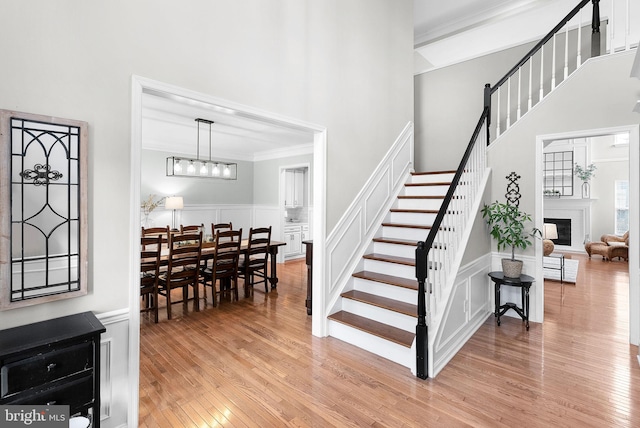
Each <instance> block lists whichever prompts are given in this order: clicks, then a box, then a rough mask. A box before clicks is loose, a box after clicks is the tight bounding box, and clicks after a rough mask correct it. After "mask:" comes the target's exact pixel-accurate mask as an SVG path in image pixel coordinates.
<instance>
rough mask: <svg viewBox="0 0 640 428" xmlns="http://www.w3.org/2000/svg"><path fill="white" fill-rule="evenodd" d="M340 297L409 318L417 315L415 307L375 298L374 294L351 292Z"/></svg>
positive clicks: (383, 298)
mask: <svg viewBox="0 0 640 428" xmlns="http://www.w3.org/2000/svg"><path fill="white" fill-rule="evenodd" d="M341 296H342V297H344V298H345V299H351V300H356V301H358V302H362V303H366V304H369V305H372V306H376V307H378V308H383V309H388V310H390V311H393V312H398V313H400V314H404V315H408V316H410V317H416V316H417V313H418V309H417V305H414V304H411V303H406V302H401V301H399V300H393V299H389V298H387V297H381V296H377V295H375V294H370V293H365V292H364V291H359V290H351V291H347V292H344V293H342V294H341Z"/></svg>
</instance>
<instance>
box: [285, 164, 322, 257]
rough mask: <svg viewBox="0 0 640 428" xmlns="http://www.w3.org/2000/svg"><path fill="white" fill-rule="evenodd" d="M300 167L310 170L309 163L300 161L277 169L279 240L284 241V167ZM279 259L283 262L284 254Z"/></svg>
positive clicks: (307, 189)
mask: <svg viewBox="0 0 640 428" xmlns="http://www.w3.org/2000/svg"><path fill="white" fill-rule="evenodd" d="M301 168H306V169H307V172H309V171H311V164H309V163H308V162H302V163H294V164H290V165H281V166H280V169H279V171H278V180H279V181H278V207H279V208H280V238H279V240H280V241H284V226H285V225H286V221H285V220H284V212H285V211H286V208H285V207H284V199H285V182H284V176H283V172H284V171H285V170H286V169H301ZM314 182H315V181H314ZM305 192H306V194H307V195H308V194H309V185H307V188H306V189H305ZM309 202H311V201H309ZM314 213H315V207H314ZM311 231H312V232H313V229H311ZM281 260H282V261H283V262H284V254H283V255H282V259H281Z"/></svg>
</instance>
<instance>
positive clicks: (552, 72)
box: [551, 34, 556, 91]
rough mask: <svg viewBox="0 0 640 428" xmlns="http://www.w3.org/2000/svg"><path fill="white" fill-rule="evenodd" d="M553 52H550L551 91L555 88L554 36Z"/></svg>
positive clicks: (554, 40)
mask: <svg viewBox="0 0 640 428" xmlns="http://www.w3.org/2000/svg"><path fill="white" fill-rule="evenodd" d="M552 43H553V50H552V51H551V90H552V91H553V90H554V89H555V88H556V35H555V34H554V35H553V41H552Z"/></svg>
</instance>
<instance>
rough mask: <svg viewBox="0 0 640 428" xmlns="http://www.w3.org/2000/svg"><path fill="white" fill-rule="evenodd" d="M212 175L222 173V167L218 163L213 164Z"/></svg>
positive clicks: (215, 175) (216, 175)
mask: <svg viewBox="0 0 640 428" xmlns="http://www.w3.org/2000/svg"><path fill="white" fill-rule="evenodd" d="M211 175H213V176H214V177H218V176H219V175H220V167H219V166H218V164H215V165H214V166H213V169H212V170H211Z"/></svg>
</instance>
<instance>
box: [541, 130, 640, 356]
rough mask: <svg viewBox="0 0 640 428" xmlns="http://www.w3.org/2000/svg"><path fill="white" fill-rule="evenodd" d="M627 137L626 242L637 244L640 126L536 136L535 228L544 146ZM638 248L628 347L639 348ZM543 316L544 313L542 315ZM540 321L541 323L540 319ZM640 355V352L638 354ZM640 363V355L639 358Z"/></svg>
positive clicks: (632, 265)
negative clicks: (598, 137) (627, 232)
mask: <svg viewBox="0 0 640 428" xmlns="http://www.w3.org/2000/svg"><path fill="white" fill-rule="evenodd" d="M623 132H628V133H629V240H630V241H631V242H638V238H639V236H640V230H639V226H638V225H639V224H640V191H639V190H640V189H639V187H640V149H639V148H638V144H639V143H640V126H639V125H629V126H618V127H613V128H601V129H589V130H583V131H569V132H563V133H560V134H549V135H538V136H537V137H536V169H535V170H536V180H535V189H536V192H535V195H536V196H535V198H536V200H535V217H536V225H535V226H536V227H537V228H538V229H540V230H542V221H543V191H542V181H543V176H542V174H543V162H542V153H543V149H544V146H545V144H546V143H549V142H551V141H555V140H569V139H574V138H588V137H596V136H602V135H611V134H619V133H623ZM538 241H539V242H537V244H536V245H537V248H536V254H542V242H541V241H540V240H538ZM639 251H640V246H638V245H631V246H629V343H631V344H632V345H638V343H639V341H640V278H639V277H640V275H638V272H639V266H638V264H639V261H640V258H639V254H638V252H639ZM536 276H537V277H538V278H543V277H544V274H543V268H542V259H540V260H536ZM536 290H537V291H536V296H535V299H536V301H539V302H542V305H540V307H541V308H542V312H544V287H536ZM541 315H542V316H544V313H543V314H541ZM540 319H543V318H542V317H541V318H540ZM639 352H640V351H639ZM638 361H639V362H640V355H638Z"/></svg>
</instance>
